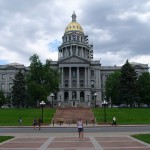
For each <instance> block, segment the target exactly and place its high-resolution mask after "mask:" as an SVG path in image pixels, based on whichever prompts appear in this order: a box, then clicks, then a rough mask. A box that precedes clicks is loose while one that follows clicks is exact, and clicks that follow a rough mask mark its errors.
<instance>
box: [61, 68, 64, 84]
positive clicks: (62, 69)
mask: <svg viewBox="0 0 150 150" xmlns="http://www.w3.org/2000/svg"><path fill="white" fill-rule="evenodd" d="M61 86H62V87H63V86H64V68H63V67H62V68H61Z"/></svg>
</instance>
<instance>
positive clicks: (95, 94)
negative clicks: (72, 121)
mask: <svg viewBox="0 0 150 150" xmlns="http://www.w3.org/2000/svg"><path fill="white" fill-rule="evenodd" d="M96 96H97V93H96V92H95V93H94V100H95V102H94V105H95V106H94V107H95V108H96Z"/></svg>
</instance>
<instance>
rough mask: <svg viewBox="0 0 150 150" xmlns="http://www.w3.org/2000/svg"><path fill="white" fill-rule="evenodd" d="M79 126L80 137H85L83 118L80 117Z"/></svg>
mask: <svg viewBox="0 0 150 150" xmlns="http://www.w3.org/2000/svg"><path fill="white" fill-rule="evenodd" d="M77 128H78V133H79V139H83V131H84V129H83V122H82V119H81V118H80V117H79V119H78V121H77Z"/></svg>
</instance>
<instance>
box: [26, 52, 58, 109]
mask: <svg viewBox="0 0 150 150" xmlns="http://www.w3.org/2000/svg"><path fill="white" fill-rule="evenodd" d="M29 60H30V62H31V63H30V66H29V68H30V71H29V74H28V77H27V81H28V96H29V99H30V102H29V103H30V105H32V106H36V105H37V103H38V102H40V101H42V100H44V101H46V100H47V96H48V95H49V94H50V93H51V92H57V91H58V87H59V83H60V73H59V72H58V70H54V69H52V68H51V61H50V60H46V63H45V64H42V63H41V61H40V59H39V56H38V55H37V54H34V55H33V56H31V57H30V59H29Z"/></svg>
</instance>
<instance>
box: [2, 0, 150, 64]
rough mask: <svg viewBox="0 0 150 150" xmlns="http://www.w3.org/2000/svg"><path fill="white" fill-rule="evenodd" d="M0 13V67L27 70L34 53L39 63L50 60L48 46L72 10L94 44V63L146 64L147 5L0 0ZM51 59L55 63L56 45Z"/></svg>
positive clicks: (110, 0) (123, 0)
mask: <svg viewBox="0 0 150 150" xmlns="http://www.w3.org/2000/svg"><path fill="white" fill-rule="evenodd" d="M0 8H1V9H0V18H1V19H0V35H1V37H0V51H1V56H0V60H1V61H0V63H1V62H2V61H6V62H11V61H23V62H22V63H25V64H26V62H28V59H29V57H30V56H31V55H32V54H33V53H37V54H39V55H40V56H41V58H42V59H43V61H44V60H45V59H46V58H47V57H51V56H52V55H53V56H54V49H55V47H54V46H55V44H52V47H50V46H51V44H49V43H55V41H58V42H57V43H60V42H61V38H62V36H63V34H64V30H65V27H66V26H67V24H68V23H69V22H70V21H71V13H72V12H73V11H74V10H75V11H76V14H77V16H78V17H77V21H78V22H79V23H80V24H81V26H82V27H83V29H84V32H85V33H86V34H88V35H89V39H90V41H91V42H93V44H94V52H95V54H94V56H95V59H99V58H101V59H102V61H103V64H104V65H114V64H115V63H117V64H122V63H124V62H125V60H126V59H132V60H134V59H135V61H136V60H138V61H140V57H141V56H142V59H141V61H143V59H144V58H143V57H144V56H148V57H146V59H147V60H146V61H147V62H148V59H149V58H150V53H149V47H150V43H149V39H150V34H149V33H150V2H149V1H148V0H143V1H141V0H132V1H131V0H100V1H99V0H93V1H92V2H91V3H90V2H88V1H86V0H82V1H80V0H77V1H76V2H74V1H73V0H66V1H64V0H51V1H49V0H44V1H41V0H11V1H10V0H0ZM43 51H44V53H43ZM7 53H10V54H11V55H10V57H9V56H5V55H6V54H7ZM14 55H15V56H16V55H17V56H19V57H18V58H14V57H12V56H14ZM55 56H56V57H54V58H53V59H54V60H57V44H56V51H55ZM19 58H20V59H19ZM111 58H113V59H111ZM137 58H138V59H137Z"/></svg>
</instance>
